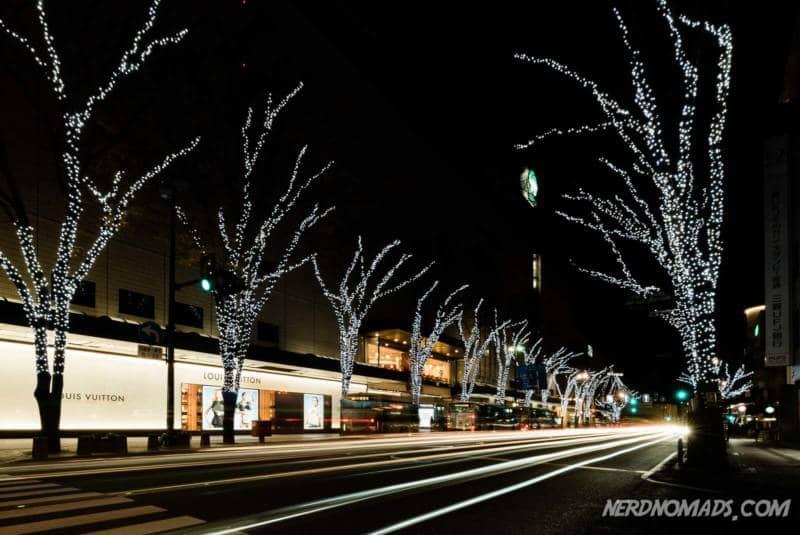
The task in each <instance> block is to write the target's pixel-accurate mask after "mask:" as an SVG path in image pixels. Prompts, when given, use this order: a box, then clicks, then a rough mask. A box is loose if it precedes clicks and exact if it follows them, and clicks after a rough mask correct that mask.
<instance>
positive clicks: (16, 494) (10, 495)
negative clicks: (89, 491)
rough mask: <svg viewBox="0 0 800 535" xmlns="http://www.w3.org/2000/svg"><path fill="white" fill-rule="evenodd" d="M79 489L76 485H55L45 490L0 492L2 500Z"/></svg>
mask: <svg viewBox="0 0 800 535" xmlns="http://www.w3.org/2000/svg"><path fill="white" fill-rule="evenodd" d="M77 490H78V489H76V488H75V487H57V486H56V487H53V488H50V489H45V490H28V491H24V492H8V493H3V494H0V500H5V499H8V498H22V497H24V496H43V495H45V494H55V493H59V492H76V491H77Z"/></svg>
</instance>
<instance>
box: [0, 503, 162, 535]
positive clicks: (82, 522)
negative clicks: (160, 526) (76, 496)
mask: <svg viewBox="0 0 800 535" xmlns="http://www.w3.org/2000/svg"><path fill="white" fill-rule="evenodd" d="M163 512H164V509H162V508H161V507H156V506H154V505H143V506H141V507H128V508H125V509H115V510H113V511H104V512H102V513H90V514H81V515H75V516H67V517H63V518H54V519H52V520H40V521H38V522H28V523H25V524H17V525H14V526H3V528H2V529H3V535H25V534H28V533H39V532H42V531H48V530H56V529H64V528H74V527H77V526H86V525H88V524H96V523H98V522H108V521H110V520H120V519H123V518H133V517H137V516H144V515H151V514H154V513H163Z"/></svg>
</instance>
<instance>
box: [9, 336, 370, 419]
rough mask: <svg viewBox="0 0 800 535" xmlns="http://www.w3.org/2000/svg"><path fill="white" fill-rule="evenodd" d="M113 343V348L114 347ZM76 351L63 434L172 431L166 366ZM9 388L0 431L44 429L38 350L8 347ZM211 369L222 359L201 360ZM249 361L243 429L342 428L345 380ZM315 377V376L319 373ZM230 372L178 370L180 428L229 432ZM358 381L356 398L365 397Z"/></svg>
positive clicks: (69, 366) (241, 404)
mask: <svg viewBox="0 0 800 535" xmlns="http://www.w3.org/2000/svg"><path fill="white" fill-rule="evenodd" d="M111 342H113V341H109V345H110V343H111ZM118 345H119V346H120V347H121V348H122V350H121V352H120V353H111V352H109V351H107V350H105V351H94V350H84V349H78V348H76V347H70V348H69V349H68V351H67V356H66V373H65V376H64V394H63V404H62V417H61V428H62V429H63V430H65V431H80V430H128V431H136V430H142V431H144V430H158V429H164V428H165V427H166V425H165V422H166V407H167V392H166V390H167V388H166V383H167V365H166V362H165V361H164V360H163V359H151V358H144V357H138V356H134V355H131V354H125V352H124V351H126V350H129V347H127V346H125V345H124V344H118ZM0 355H2V356H3V374H4V379H3V388H2V389H0V431H28V430H30V431H34V430H37V429H39V415H38V409H37V407H36V402H35V400H34V398H33V390H34V388H35V373H34V357H33V347H32V345H31V344H30V343H28V342H21V341H7V340H0ZM201 358H202V359H203V360H205V361H207V362H209V363H211V362H214V361H215V360H218V357H216V356H214V355H199V356H198V359H201ZM250 364H252V365H253V366H256V365H260V366H264V364H265V363H263V362H253V363H251V362H250V361H246V363H245V370H244V372H243V374H242V379H241V390H240V393H239V399H238V400H237V411H236V417H235V426H236V428H237V429H240V430H246V429H249V428H250V423H251V422H252V421H253V420H255V419H262V418H269V419H272V420H273V421H274V422H275V431H276V432H315V431H316V432H319V431H325V430H330V429H338V428H339V425H340V414H339V412H340V401H341V386H340V382H339V381H338V380H337V379H334V378H331V379H324V378H317V377H304V376H299V375H290V374H285V375H284V374H280V373H273V372H266V371H259V370H255V369H252V367H250V366H249V365H250ZM314 372H315V370H308V373H309V374H310V373H314ZM223 381H224V374H223V370H222V368H221V367H219V366H214V365H212V364H206V363H199V362H187V361H184V362H176V363H175V413H174V414H175V427H176V428H178V429H186V430H189V431H214V430H218V429H221V418H219V416H221V413H220V411H221V404H220V403H219V402H220V400H221V397H220V396H221V387H222V384H223ZM366 389H367V388H366V385H365V384H364V383H363V382H358V381H354V382H353V383H352V384H351V392H365V391H366Z"/></svg>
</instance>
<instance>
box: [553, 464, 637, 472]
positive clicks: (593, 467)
mask: <svg viewBox="0 0 800 535" xmlns="http://www.w3.org/2000/svg"><path fill="white" fill-rule="evenodd" d="M545 464H549V465H552V466H570V465H568V464H563V463H545ZM578 469H579V470H599V471H602V472H627V473H629V474H644V473H645V471H644V470H631V469H629V468H610V467H607V466H579V467H578Z"/></svg>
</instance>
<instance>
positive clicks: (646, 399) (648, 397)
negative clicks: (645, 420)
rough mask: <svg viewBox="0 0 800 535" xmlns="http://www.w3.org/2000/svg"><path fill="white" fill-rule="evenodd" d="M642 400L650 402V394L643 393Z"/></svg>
mask: <svg viewBox="0 0 800 535" xmlns="http://www.w3.org/2000/svg"><path fill="white" fill-rule="evenodd" d="M642 401H643V402H644V403H650V394H642Z"/></svg>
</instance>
